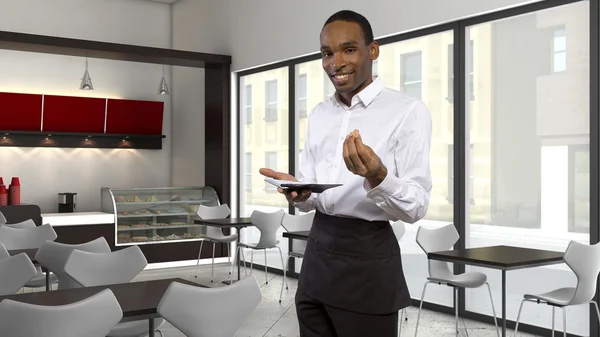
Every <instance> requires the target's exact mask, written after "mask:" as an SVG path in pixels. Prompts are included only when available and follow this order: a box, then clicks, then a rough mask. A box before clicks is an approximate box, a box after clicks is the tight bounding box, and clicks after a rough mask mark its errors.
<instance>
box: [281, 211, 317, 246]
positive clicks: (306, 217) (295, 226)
mask: <svg viewBox="0 0 600 337" xmlns="http://www.w3.org/2000/svg"><path fill="white" fill-rule="evenodd" d="M314 218H315V212H310V213H306V214H301V215H291V214H288V213H284V214H283V218H282V219H281V227H283V228H284V229H285V230H286V231H288V232H301V231H309V230H310V229H311V227H312V224H313V219H314ZM292 240H293V239H292ZM305 250H306V241H304V240H294V242H293V244H292V252H293V253H299V254H304V251H305Z"/></svg>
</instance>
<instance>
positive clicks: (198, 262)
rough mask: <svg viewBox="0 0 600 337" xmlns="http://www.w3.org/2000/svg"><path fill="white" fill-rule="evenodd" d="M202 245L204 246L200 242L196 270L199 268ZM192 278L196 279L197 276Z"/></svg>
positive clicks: (202, 242)
mask: <svg viewBox="0 0 600 337" xmlns="http://www.w3.org/2000/svg"><path fill="white" fill-rule="evenodd" d="M202 245H204V240H202V241H200V250H199V251H198V261H197V262H196V268H198V267H200V254H202ZM194 277H198V275H197V274H196V275H194Z"/></svg>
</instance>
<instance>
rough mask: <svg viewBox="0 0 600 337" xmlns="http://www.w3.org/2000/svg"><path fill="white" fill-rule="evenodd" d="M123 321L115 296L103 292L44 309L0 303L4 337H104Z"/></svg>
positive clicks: (1, 328) (9, 302) (43, 306)
mask: <svg viewBox="0 0 600 337" xmlns="http://www.w3.org/2000/svg"><path fill="white" fill-rule="evenodd" d="M122 317H123V311H122V310H121V306H120V305H119V302H117V299H116V298H115V295H114V294H113V293H112V291H110V290H109V289H105V290H103V291H101V292H99V293H97V294H95V295H93V296H91V297H88V298H86V299H83V300H81V301H78V302H75V303H70V304H66V305H58V306H45V305H36V304H29V303H23V302H18V301H13V300H8V299H6V300H3V301H2V302H0V331H2V335H3V336H23V337H36V336H44V337H81V336H86V337H104V336H106V334H107V333H108V332H109V331H110V329H111V328H113V327H114V326H115V325H116V324H117V323H118V322H119V321H120V320H121V318H122Z"/></svg>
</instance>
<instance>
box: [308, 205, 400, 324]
mask: <svg viewBox="0 0 600 337" xmlns="http://www.w3.org/2000/svg"><path fill="white" fill-rule="evenodd" d="M298 291H299V292H302V293H304V294H305V295H307V296H309V297H312V298H313V299H315V300H317V301H320V302H322V303H323V304H326V305H329V306H332V307H336V308H339V309H344V310H348V311H353V312H357V313H364V314H391V313H393V312H396V311H398V310H400V309H402V308H406V307H408V306H409V305H410V304H411V299H410V294H409V291H408V287H407V285H406V280H405V278H404V272H403V270H402V260H401V257H400V247H399V245H398V241H397V239H396V236H395V235H394V231H393V230H392V227H391V226H390V223H389V222H388V221H366V220H362V219H357V218H342V217H335V216H330V215H327V214H324V213H321V212H319V211H317V212H316V214H315V217H314V220H313V225H312V228H311V230H310V234H309V238H308V243H307V245H306V251H305V253H304V259H303V262H302V268H301V271H300V278H299V281H298Z"/></svg>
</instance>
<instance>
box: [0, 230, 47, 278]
mask: <svg viewBox="0 0 600 337" xmlns="http://www.w3.org/2000/svg"><path fill="white" fill-rule="evenodd" d="M56 237H57V235H56V232H55V231H54V229H53V228H52V226H50V225H43V226H39V227H38V226H36V225H35V222H33V220H31V219H29V220H25V221H22V222H19V223H15V224H5V225H2V226H0V243H2V244H4V246H5V247H6V249H8V250H13V249H36V248H40V247H41V246H42V245H43V244H44V243H45V242H47V241H54V240H56ZM36 269H37V275H36V276H35V277H33V278H32V279H31V280H29V282H27V284H25V287H27V288H39V287H44V286H45V285H46V275H45V274H44V272H43V271H42V267H40V266H38V267H36ZM56 282H58V277H57V276H56V275H54V274H52V273H51V274H50V275H49V284H51V285H52V284H55V283H56Z"/></svg>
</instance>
